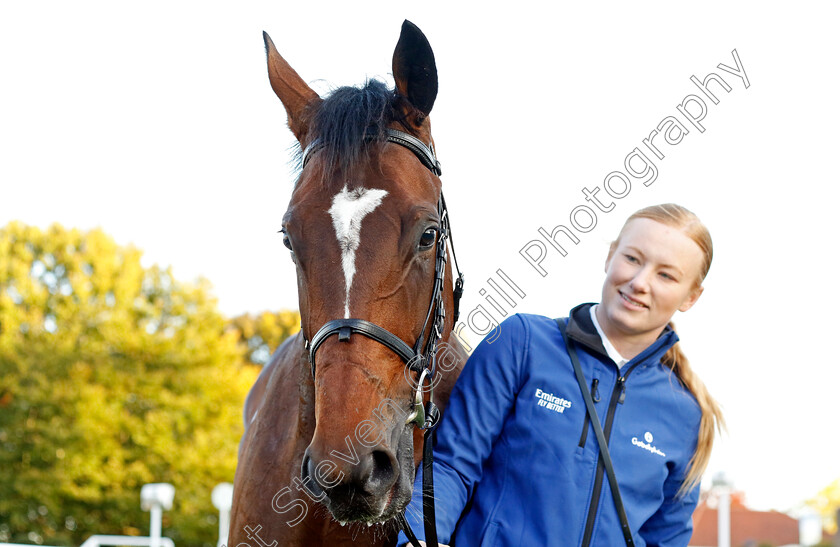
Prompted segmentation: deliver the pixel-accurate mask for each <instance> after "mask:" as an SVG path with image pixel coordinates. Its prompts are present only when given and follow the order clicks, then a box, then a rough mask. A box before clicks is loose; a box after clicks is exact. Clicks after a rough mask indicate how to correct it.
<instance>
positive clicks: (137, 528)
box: [0, 223, 285, 546]
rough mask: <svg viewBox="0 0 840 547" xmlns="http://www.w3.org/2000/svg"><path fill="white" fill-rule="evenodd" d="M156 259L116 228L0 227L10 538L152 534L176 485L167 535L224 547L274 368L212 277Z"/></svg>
mask: <svg viewBox="0 0 840 547" xmlns="http://www.w3.org/2000/svg"><path fill="white" fill-rule="evenodd" d="M140 258H141V253H140V251H139V250H137V249H135V248H133V247H121V246H118V245H117V244H115V243H114V241H113V240H112V239H111V238H110V237H108V236H107V235H105V234H104V233H103V232H102V231H101V230H92V231H89V232H80V231H78V230H66V229H64V228H62V227H61V226H59V225H57V224H56V225H53V226H51V227H50V228H49V229H47V230H46V231H41V230H40V229H38V228H35V227H31V226H26V225H24V224H21V223H11V224H9V225H7V226H6V227H5V228H0V541H10V542H25V543H32V542H36V543H40V542H43V543H48V544H51V545H57V544H73V545H78V544H80V543H81V542H82V541H83V540H84V539H86V538H87V537H88V536H89V535H91V534H93V533H115V534H144V535H145V534H148V524H147V523H148V514H147V513H143V512H142V511H141V510H140V499H139V492H140V487H141V485H143V484H144V483H148V482H170V483H172V484H174V485H175V487H176V493H175V504H174V507H173V509H172V510H171V511H168V512H167V513H165V514H164V534H166V535H169V536H170V537H172V538H173V539H174V540H175V542H176V543H177V544H179V545H208V546H209V545H214V544H215V541H216V531H217V524H216V518H217V513H216V510H215V509H214V508H213V506H212V504H211V502H210V492H211V490H212V488H213V487H214V486H215V485H216V484H217V483H219V482H224V481H228V482H232V480H233V475H234V471H235V466H236V457H237V449H238V443H239V439H240V437H241V435H242V431H243V425H242V405H243V402H244V398H245V396H246V394H247V392H248V389H249V388H250V386H251V385H252V384H253V381H254V379H255V378H256V375H257V374H258V372H259V369H258V368H257V367H255V366H252V365H251V364H250V362H249V361H248V360H246V359H245V356H244V355H243V353H244V352H243V351H242V348H241V347H239V346H238V341H239V337H238V334H237V332H236V329H235V328H230V327H229V326H228V325H227V321H226V319H225V318H224V317H223V316H222V315H221V313H219V311H218V310H217V306H216V302H215V300H214V299H213V297H212V296H211V294H210V286H209V283H208V282H207V281H206V280H198V281H197V282H195V283H183V282H180V281H177V280H176V279H175V278H174V277H173V275H172V271H171V269H162V268H159V267H157V266H154V267H151V268H144V267H143V266H142V265H141V263H140ZM284 332H285V331H284ZM275 338H276V337H275Z"/></svg>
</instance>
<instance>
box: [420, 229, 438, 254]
mask: <svg viewBox="0 0 840 547" xmlns="http://www.w3.org/2000/svg"><path fill="white" fill-rule="evenodd" d="M436 240H437V229H436V228H429V229H428V230H426V231H425V232H423V235H422V236H420V250H422V251H425V250H427V249H431V248H432V247H433V246H434V245H435V241H436Z"/></svg>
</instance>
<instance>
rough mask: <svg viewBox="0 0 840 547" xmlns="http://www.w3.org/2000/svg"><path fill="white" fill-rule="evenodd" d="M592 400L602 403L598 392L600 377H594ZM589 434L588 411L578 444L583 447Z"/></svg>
mask: <svg viewBox="0 0 840 547" xmlns="http://www.w3.org/2000/svg"><path fill="white" fill-rule="evenodd" d="M591 394H592V402H595V403H600V402H601V394H600V393H598V378H593V379H592V390H591ZM588 436H589V413H588V412H587V413H586V416H584V417H583V431H581V432H580V441H579V442H578V446H579V447H580V448H583V447H584V446H585V445H586V437H588Z"/></svg>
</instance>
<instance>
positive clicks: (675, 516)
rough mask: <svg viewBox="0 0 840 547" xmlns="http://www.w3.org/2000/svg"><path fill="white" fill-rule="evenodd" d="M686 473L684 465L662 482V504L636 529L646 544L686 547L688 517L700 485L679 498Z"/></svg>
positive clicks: (688, 538) (690, 532)
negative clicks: (663, 497) (678, 493)
mask: <svg viewBox="0 0 840 547" xmlns="http://www.w3.org/2000/svg"><path fill="white" fill-rule="evenodd" d="M692 453H693V451H692ZM687 471H688V465H687V462H686V464H685V465H680V466H675V467H674V468H673V469H671V471H670V473H669V474H668V477H667V478H666V479H665V485H664V489H663V493H664V495H665V499H664V501H663V502H662V505H660V506H659V509H658V510H657V511H656V513H654V514H653V515H652V516H651V517H650V518H649V519H648V520H647V522H645V523H644V524H643V525H642V527H641V529H640V530H639V534H641V536H642V537H643V538H644V540H645V542H646V543H647V545H649V546H658V547H686V545H688V542H689V540H690V539H691V534H692V532H693V531H694V525H693V523H692V520H691V515H692V514H693V513H694V509H695V508H696V507H697V500H698V499H699V497H700V485H699V484H698V485H697V486H695V487H694V488H692V489H691V490H690V491H689V492H687V493H686V494H685V495H684V496H682V497H678V496H677V492H678V491H679V488H680V486H681V485H682V482H683V479H684V478H685V475H686V472H687Z"/></svg>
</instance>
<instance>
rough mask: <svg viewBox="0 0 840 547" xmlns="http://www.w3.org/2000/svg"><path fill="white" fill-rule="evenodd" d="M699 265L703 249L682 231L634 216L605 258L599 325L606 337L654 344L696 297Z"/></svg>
mask: <svg viewBox="0 0 840 547" xmlns="http://www.w3.org/2000/svg"><path fill="white" fill-rule="evenodd" d="M702 267H703V252H702V251H701V250H700V247H699V246H698V245H697V244H696V243H695V242H694V241H693V240H692V239H691V238H690V237H688V236H687V235H686V234H685V233H684V232H683V231H681V230H679V229H677V228H671V227H669V226H666V225H665V224H662V223H659V222H656V221H655V220H651V219H648V218H634V219H633V220H631V221H630V222H628V223H627V225H626V226H625V227H624V230H623V231H622V232H621V234H619V239H618V241H617V244H616V245H615V248H614V249H613V250H612V251H611V252H610V254H609V256H608V257H607V263H606V268H605V269H606V273H607V277H606V279H605V280H604V287H603V290H602V295H601V304H600V306H599V308H601V310H600V311H601V313H599V316H600V317H604V318H605V319H606V323H607V324H606V325H603V326H602V327H603V328H604V330H605V331H606V332H607V334H608V335H612V336H624V337H632V338H636V339H638V338H648V337H649V338H650V342H651V343H652V342H653V340H655V339H656V338H657V337H658V336H659V333H660V332H661V331H662V329H663V328H664V327H665V325H667V324H668V321H670V320H671V316H673V315H674V313H675V312H676V311H677V310H680V311H686V310H688V309H689V308H691V306H693V305H694V303H695V302H696V301H697V299H698V298H699V297H700V294H701V293H702V292H703V288H702V287H701V286H700V275H701V269H702ZM602 314H603V315H602ZM599 322H601V321H600V319H599Z"/></svg>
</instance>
